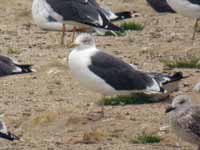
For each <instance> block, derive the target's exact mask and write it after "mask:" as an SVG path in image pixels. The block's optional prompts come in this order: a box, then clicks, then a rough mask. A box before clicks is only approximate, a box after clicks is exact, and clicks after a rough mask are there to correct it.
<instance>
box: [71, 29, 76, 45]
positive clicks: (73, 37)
mask: <svg viewBox="0 0 200 150" xmlns="http://www.w3.org/2000/svg"><path fill="white" fill-rule="evenodd" d="M75 36H76V27H75V26H74V28H73V33H72V42H74V39H75Z"/></svg>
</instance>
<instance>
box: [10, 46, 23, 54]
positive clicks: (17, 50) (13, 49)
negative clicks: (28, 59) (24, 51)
mask: <svg viewBox="0 0 200 150" xmlns="http://www.w3.org/2000/svg"><path fill="white" fill-rule="evenodd" d="M20 53H21V50H20V49H16V48H12V47H10V48H8V54H20Z"/></svg>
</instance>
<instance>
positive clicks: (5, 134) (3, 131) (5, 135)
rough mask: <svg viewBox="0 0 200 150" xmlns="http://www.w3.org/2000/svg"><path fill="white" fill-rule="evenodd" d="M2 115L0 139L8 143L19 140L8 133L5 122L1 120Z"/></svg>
mask: <svg viewBox="0 0 200 150" xmlns="http://www.w3.org/2000/svg"><path fill="white" fill-rule="evenodd" d="M2 117H3V116H2V115H1V116H0V138H2V139H6V140H9V141H15V140H20V138H19V137H17V136H16V135H14V134H12V133H11V132H10V131H8V129H7V127H6V124H5V122H4V121H3V120H2Z"/></svg>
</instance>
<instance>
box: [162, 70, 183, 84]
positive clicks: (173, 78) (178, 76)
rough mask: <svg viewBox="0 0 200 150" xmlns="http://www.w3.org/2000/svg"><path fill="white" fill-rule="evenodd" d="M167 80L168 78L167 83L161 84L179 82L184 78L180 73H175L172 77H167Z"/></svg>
mask: <svg viewBox="0 0 200 150" xmlns="http://www.w3.org/2000/svg"><path fill="white" fill-rule="evenodd" d="M168 78H169V81H167V82H165V83H163V84H167V83H170V82H175V81H179V80H181V79H183V78H185V77H184V76H183V73H182V72H176V73H175V74H174V75H172V76H169V77H168Z"/></svg>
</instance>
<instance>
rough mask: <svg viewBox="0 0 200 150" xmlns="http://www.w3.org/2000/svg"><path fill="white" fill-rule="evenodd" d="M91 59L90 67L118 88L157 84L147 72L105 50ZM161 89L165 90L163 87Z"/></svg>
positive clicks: (132, 88) (128, 88)
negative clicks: (138, 69)
mask: <svg viewBox="0 0 200 150" xmlns="http://www.w3.org/2000/svg"><path fill="white" fill-rule="evenodd" d="M91 60H92V64H91V65H90V66H89V69H90V70H91V71H92V72H94V73H95V74H97V75H98V76H99V77H101V78H102V79H104V80H105V82H107V83H108V84H109V85H111V86H112V87H113V88H115V89H116V90H144V89H146V88H147V87H151V86H153V85H154V84H155V82H154V81H153V78H151V77H150V76H148V75H147V74H145V73H143V72H140V71H137V70H135V69H133V67H132V66H130V65H129V64H127V63H125V62H123V61H122V60H120V59H117V58H114V57H113V56H111V55H108V54H106V53H104V52H101V51H99V52H97V53H96V54H95V55H94V56H92V57H91ZM138 83H139V84H138ZM160 91H161V92H163V91H162V88H160ZM157 92H158V91H157Z"/></svg>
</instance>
